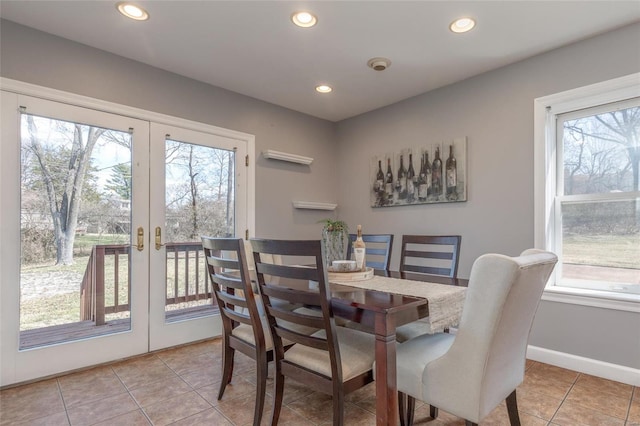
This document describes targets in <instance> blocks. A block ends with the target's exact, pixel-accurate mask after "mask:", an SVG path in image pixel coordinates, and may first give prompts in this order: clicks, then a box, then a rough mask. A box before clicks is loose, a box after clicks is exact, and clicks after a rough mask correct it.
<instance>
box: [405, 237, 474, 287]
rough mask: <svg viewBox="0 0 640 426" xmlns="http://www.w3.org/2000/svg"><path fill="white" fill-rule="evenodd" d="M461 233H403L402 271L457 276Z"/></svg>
mask: <svg viewBox="0 0 640 426" xmlns="http://www.w3.org/2000/svg"><path fill="white" fill-rule="evenodd" d="M461 241H462V237H461V236H460V235H403V236H402V250H401V252H400V268H399V269H400V272H417V273H421V274H429V275H441V276H445V277H449V278H457V276H458V262H459V259H460V244H461Z"/></svg>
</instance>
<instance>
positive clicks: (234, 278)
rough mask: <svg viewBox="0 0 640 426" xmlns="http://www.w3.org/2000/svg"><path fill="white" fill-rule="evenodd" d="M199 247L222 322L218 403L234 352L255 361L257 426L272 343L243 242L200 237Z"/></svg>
mask: <svg viewBox="0 0 640 426" xmlns="http://www.w3.org/2000/svg"><path fill="white" fill-rule="evenodd" d="M202 247H203V248H204V254H205V257H206V261H207V268H208V272H209V276H210V277H211V282H212V286H213V293H214V296H215V298H216V302H217V303H218V307H219V308H220V317H221V319H222V328H223V331H222V348H223V349H222V366H223V367H222V382H221V383H220V390H219V392H218V400H220V399H221V398H222V395H223V394H224V391H225V388H226V386H227V384H228V383H229V382H230V381H231V376H232V372H233V361H234V355H235V351H236V350H237V351H240V352H241V353H243V354H245V355H246V356H248V357H250V358H251V359H253V360H255V361H256V373H257V381H256V403H255V408H254V415H253V424H254V426H258V425H259V424H260V420H261V418H262V411H263V408H264V401H265V391H266V387H267V365H268V362H269V361H271V360H273V349H272V348H273V342H272V339H271V335H270V334H269V333H268V332H265V330H268V326H267V324H266V321H265V323H264V324H263V322H262V321H261V319H260V318H261V317H264V315H260V312H259V309H258V304H257V303H256V298H255V296H254V292H253V290H252V287H251V279H250V277H249V268H248V266H247V257H246V252H245V246H244V242H243V240H242V239H241V238H211V237H204V236H203V237H202Z"/></svg>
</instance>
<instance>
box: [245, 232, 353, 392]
mask: <svg viewBox="0 0 640 426" xmlns="http://www.w3.org/2000/svg"><path fill="white" fill-rule="evenodd" d="M251 244H252V246H253V250H254V252H253V256H254V261H255V265H256V272H257V278H258V285H259V288H260V293H261V295H262V300H263V303H264V306H265V311H266V313H267V318H268V320H269V326H270V328H271V335H272V337H273V343H274V349H275V357H276V360H278V359H282V358H283V357H284V349H283V344H282V339H287V340H289V341H291V342H293V343H296V344H300V345H305V346H309V347H312V348H315V349H321V350H325V351H327V352H328V353H329V358H330V361H331V369H332V373H333V378H334V379H338V381H340V382H341V381H342V369H341V368H339V367H338V366H340V365H341V363H340V352H339V347H338V341H337V333H336V329H335V327H336V325H335V320H334V317H333V311H332V310H331V304H330V302H331V293H330V290H329V288H328V280H327V275H326V268H325V264H324V253H323V251H324V249H323V247H322V243H321V242H320V241H319V240H300V241H293V240H267V239H252V240H251ZM264 254H270V255H278V256H280V257H281V258H282V259H283V262H284V263H287V261H285V260H284V259H285V257H286V256H295V259H296V260H297V261H298V262H299V263H301V264H304V265H305V266H291V265H289V266H286V265H274V264H271V263H264V262H262V261H261V255H262V256H263V255H264ZM301 258H304V260H301ZM265 275H270V276H272V277H277V278H279V284H278V285H275V284H271V283H269V282H267V281H266V280H265ZM292 304H293V305H298V306H299V307H300V308H303V309H295V310H291V308H290V306H291V305H292ZM300 326H304V327H312V328H317V329H319V330H324V333H316V334H315V335H314V336H310V335H308V334H303V333H300V332H299V330H300ZM318 334H319V335H318Z"/></svg>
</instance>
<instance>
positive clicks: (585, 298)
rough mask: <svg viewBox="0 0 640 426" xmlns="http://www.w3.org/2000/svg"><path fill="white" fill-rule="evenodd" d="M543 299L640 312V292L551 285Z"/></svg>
mask: <svg viewBox="0 0 640 426" xmlns="http://www.w3.org/2000/svg"><path fill="white" fill-rule="evenodd" d="M542 300H545V301H549V302H558V303H569V304H573V305H582V306H592V307H595V308H603V309H613V310H617V311H628V312H638V313H640V295H639V294H625V293H612V292H609V291H599V290H586V289H581V288H572V287H560V286H549V287H547V288H545V290H544V293H543V294H542Z"/></svg>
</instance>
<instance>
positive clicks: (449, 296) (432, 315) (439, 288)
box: [330, 275, 467, 333]
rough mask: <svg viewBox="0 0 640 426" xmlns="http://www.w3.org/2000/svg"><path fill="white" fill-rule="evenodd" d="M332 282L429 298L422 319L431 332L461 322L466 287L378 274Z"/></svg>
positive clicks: (439, 330) (332, 281) (337, 279)
mask: <svg viewBox="0 0 640 426" xmlns="http://www.w3.org/2000/svg"><path fill="white" fill-rule="evenodd" d="M330 283H331V284H339V285H344V286H349V287H356V288H361V289H366V290H374V291H381V292H385V293H393V294H400V295H404V296H412V297H421V298H424V299H427V300H428V303H429V316H428V317H426V318H422V319H420V320H419V321H420V322H423V323H425V325H426V326H427V328H428V330H429V333H437V332H441V331H442V330H444V329H445V328H449V327H455V326H457V325H458V323H459V322H460V318H461V317H462V307H463V306H464V299H465V295H466V290H467V289H466V288H465V287H457V286H453V285H447V284H438V283H432V282H425V281H414V280H405V279H400V278H391V277H381V276H377V275H375V276H374V277H373V278H371V279H367V280H362V281H352V280H340V279H339V278H332V279H330Z"/></svg>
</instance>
